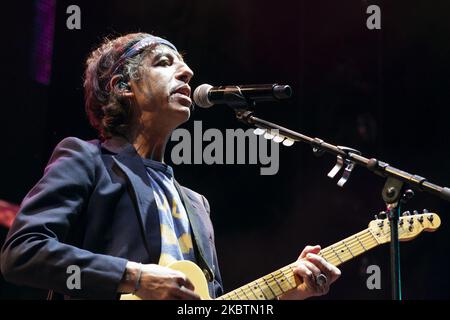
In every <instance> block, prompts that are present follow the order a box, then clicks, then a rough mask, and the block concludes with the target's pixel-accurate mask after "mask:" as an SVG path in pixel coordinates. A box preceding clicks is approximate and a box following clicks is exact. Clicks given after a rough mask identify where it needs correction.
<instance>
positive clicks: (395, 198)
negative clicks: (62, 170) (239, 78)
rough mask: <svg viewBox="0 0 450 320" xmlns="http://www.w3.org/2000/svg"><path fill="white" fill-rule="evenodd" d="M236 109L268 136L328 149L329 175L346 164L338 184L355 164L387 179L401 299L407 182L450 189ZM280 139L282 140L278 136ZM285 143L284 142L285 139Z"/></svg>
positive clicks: (395, 287) (396, 289)
mask: <svg viewBox="0 0 450 320" xmlns="http://www.w3.org/2000/svg"><path fill="white" fill-rule="evenodd" d="M233 109H234V111H235V113H236V117H237V119H238V120H239V121H241V122H244V123H246V124H248V125H254V126H256V127H257V128H259V129H261V130H264V131H263V133H264V132H266V133H267V134H269V137H281V138H282V139H281V141H283V140H285V141H289V142H291V143H294V142H296V141H298V142H306V143H308V144H309V145H311V146H312V147H313V152H314V153H315V154H316V155H323V154H324V153H325V152H327V153H331V154H334V155H336V156H337V164H336V166H335V167H334V168H333V169H332V170H331V171H330V173H329V174H328V176H329V177H330V178H334V177H335V176H336V174H337V173H338V172H339V171H340V170H341V169H342V168H343V167H344V165H345V168H344V173H343V176H342V178H341V179H340V180H339V182H338V185H339V186H341V187H342V186H343V185H344V184H345V183H346V182H347V180H348V179H349V177H350V173H351V172H352V170H353V168H354V166H355V164H356V165H359V166H361V167H365V168H367V169H369V170H370V171H372V172H374V173H375V174H377V175H379V176H381V177H384V178H387V180H386V183H385V185H384V188H383V191H382V197H383V200H384V202H385V203H386V207H387V216H388V219H389V223H390V230H391V242H390V258H391V264H390V265H391V289H392V299H393V300H401V299H402V293H401V277H400V245H399V239H398V229H397V226H398V221H399V216H400V210H401V206H402V205H403V204H405V203H406V202H407V201H408V200H409V199H411V198H412V197H413V196H414V192H413V191H412V190H406V191H405V188H404V185H405V184H407V185H409V186H411V187H412V188H414V189H416V190H418V191H425V192H428V193H431V194H433V195H436V196H439V197H440V198H442V199H444V200H447V201H450V188H448V187H441V186H439V185H437V184H434V183H431V182H429V181H428V180H427V179H426V178H424V177H421V176H419V175H415V174H411V173H408V172H406V171H403V170H400V169H397V168H395V167H393V166H390V165H389V164H388V163H386V162H383V161H380V160H377V159H375V158H371V159H368V158H365V157H363V156H362V155H361V152H360V151H358V150H355V149H352V148H349V147H344V146H336V145H333V144H330V143H327V142H325V141H324V140H322V139H319V138H311V137H308V136H306V135H303V134H301V133H298V132H295V131H292V130H290V129H287V128H284V127H282V126H279V125H277V124H275V123H272V122H269V121H266V120H263V119H260V118H257V117H255V116H254V115H253V112H252V111H249V110H247V109H242V108H241V106H235V107H234V108H233ZM278 141H280V139H278ZM283 144H284V142H283Z"/></svg>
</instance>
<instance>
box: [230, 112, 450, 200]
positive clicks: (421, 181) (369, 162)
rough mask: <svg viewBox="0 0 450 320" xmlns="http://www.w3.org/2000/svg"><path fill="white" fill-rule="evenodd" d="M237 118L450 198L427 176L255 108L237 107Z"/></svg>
mask: <svg viewBox="0 0 450 320" xmlns="http://www.w3.org/2000/svg"><path fill="white" fill-rule="evenodd" d="M236 117H237V119H239V120H240V121H242V122H244V123H246V124H248V125H254V126H256V127H258V128H261V129H264V130H266V131H267V132H269V133H272V134H273V135H275V136H277V135H278V136H281V137H285V138H288V139H290V140H293V141H298V142H306V143H308V144H309V145H311V146H312V147H313V151H314V153H316V154H319V155H321V154H323V153H325V152H327V153H331V154H334V155H336V156H338V157H341V158H342V159H344V160H347V161H348V162H350V163H352V164H357V165H359V166H361V167H365V168H367V169H369V170H370V171H373V172H374V173H375V174H377V175H379V176H382V177H386V178H388V177H392V178H395V179H397V180H399V181H401V182H403V183H407V184H409V185H410V186H411V187H413V188H415V189H417V190H419V191H426V192H429V193H431V194H433V195H437V196H439V197H441V198H442V199H444V200H447V201H450V188H447V187H441V186H438V185H437V184H434V183H431V182H429V181H428V180H427V179H426V178H424V177H421V176H419V175H414V174H411V173H408V172H406V171H403V170H400V169H397V168H395V167H392V166H390V165H389V164H388V163H386V162H383V161H380V160H377V159H375V158H371V159H368V158H365V157H363V156H362V155H361V153H360V152H359V151H357V150H355V149H351V148H347V147H342V146H336V145H333V144H330V143H327V142H325V141H323V140H322V139H319V138H311V137H308V136H306V135H304V134H301V133H298V132H295V131H293V130H290V129H287V128H284V127H282V126H279V125H277V124H275V123H272V122H269V121H266V120H263V119H260V118H257V117H255V116H254V115H253V112H252V111H248V110H241V109H237V110H236Z"/></svg>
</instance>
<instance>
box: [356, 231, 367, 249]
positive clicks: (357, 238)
mask: <svg viewBox="0 0 450 320" xmlns="http://www.w3.org/2000/svg"><path fill="white" fill-rule="evenodd" d="M355 238H356V240H357V241H358V242H359V244H360V245H361V247H362V248H363V251H367V249H366V247H364V245H363V243H362V242H361V240H359V237H358V234H355Z"/></svg>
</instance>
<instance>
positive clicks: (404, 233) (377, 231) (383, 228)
mask: <svg viewBox="0 0 450 320" xmlns="http://www.w3.org/2000/svg"><path fill="white" fill-rule="evenodd" d="M440 225H441V218H440V217H439V216H438V215H437V214H436V213H431V212H426V210H424V213H421V214H419V213H414V214H409V211H407V212H405V213H403V215H402V216H401V217H400V219H399V222H398V238H399V240H400V241H409V240H412V239H414V238H415V237H417V236H418V235H419V234H420V233H422V231H427V232H433V231H436V230H437V228H439V226H440ZM369 230H370V231H371V232H372V234H373V236H374V237H375V238H377V240H378V242H379V243H380V244H382V243H386V242H389V241H390V240H391V229H390V221H389V220H388V219H387V218H385V219H375V220H372V221H371V222H370V223H369Z"/></svg>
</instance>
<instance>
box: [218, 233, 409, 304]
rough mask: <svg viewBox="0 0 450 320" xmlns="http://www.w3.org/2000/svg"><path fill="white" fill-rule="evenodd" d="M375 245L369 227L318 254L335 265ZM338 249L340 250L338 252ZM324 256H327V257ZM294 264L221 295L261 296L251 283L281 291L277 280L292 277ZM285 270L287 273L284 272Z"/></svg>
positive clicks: (281, 288)
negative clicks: (256, 292) (353, 249)
mask: <svg viewBox="0 0 450 320" xmlns="http://www.w3.org/2000/svg"><path fill="white" fill-rule="evenodd" d="M402 233H404V230H403V229H400V230H399V234H402ZM364 244H366V245H369V246H371V247H369V248H366V247H365V246H364ZM377 245H379V243H378V241H376V238H375V236H374V235H373V234H372V233H371V232H370V230H369V229H366V230H363V231H361V232H359V233H357V234H355V235H353V236H350V237H348V238H346V239H344V240H342V241H339V242H338V245H332V246H329V247H326V248H324V249H323V250H322V252H321V253H320V254H319V255H320V256H322V257H323V258H325V259H326V260H327V261H329V262H330V263H332V264H334V265H336V266H337V265H339V264H341V263H344V262H346V261H348V260H350V259H352V258H353V257H355V256H358V255H360V254H362V253H364V252H366V251H368V250H370V249H372V248H374V247H376V246H377ZM356 246H358V247H360V248H362V250H361V249H359V252H356V254H354V251H352V248H355V247H356ZM342 248H345V249H346V251H348V253H349V255H348V253H346V252H345V250H343V251H342ZM336 250H337V252H336ZM339 251H342V252H339ZM343 254H347V255H348V256H347V257H342V255H343ZM326 256H328V258H327V257H326ZM331 260H336V262H334V263H333V262H331ZM294 266H295V262H294V263H292V264H290V265H288V266H285V267H283V268H281V269H279V270H277V271H275V272H273V273H271V274H269V275H267V276H265V277H262V278H260V279H257V280H255V281H253V282H252V283H250V284H248V285H245V286H242V287H240V288H238V289H236V290H233V291H231V292H230V293H227V294H225V295H223V296H222V297H224V298H225V297H226V296H231V294H232V293H234V292H235V291H236V293H234V294H235V295H236V296H237V297H238V299H240V297H239V295H238V294H237V291H238V290H241V291H242V292H243V293H244V295H246V296H247V293H248V292H251V293H252V295H253V296H255V297H258V296H259V297H261V295H257V294H255V292H254V291H253V290H252V289H251V288H252V287H254V285H251V284H257V285H260V284H262V285H263V286H265V287H268V288H269V289H270V290H271V292H273V293H275V292H274V291H273V289H272V288H273V287H274V284H276V285H277V287H278V288H279V289H280V291H281V292H283V287H282V286H281V285H280V284H279V282H278V281H277V280H281V282H282V283H283V282H284V278H293V277H294V272H293V268H294ZM286 272H287V273H288V274H286ZM266 277H270V278H269V279H266ZM288 285H289V286H290V287H291V289H293V288H295V286H294V287H292V285H291V284H290V282H289V281H288ZM255 287H256V286H255ZM260 291H261V294H262V297H264V298H265V299H267V297H266V294H265V293H264V290H263V289H260ZM266 291H267V290H266ZM283 293H284V292H283ZM276 296H277V295H276V294H275V295H274V297H276ZM240 300H241V299H240Z"/></svg>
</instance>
